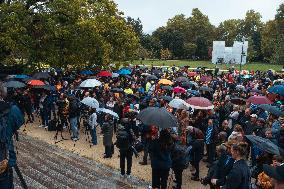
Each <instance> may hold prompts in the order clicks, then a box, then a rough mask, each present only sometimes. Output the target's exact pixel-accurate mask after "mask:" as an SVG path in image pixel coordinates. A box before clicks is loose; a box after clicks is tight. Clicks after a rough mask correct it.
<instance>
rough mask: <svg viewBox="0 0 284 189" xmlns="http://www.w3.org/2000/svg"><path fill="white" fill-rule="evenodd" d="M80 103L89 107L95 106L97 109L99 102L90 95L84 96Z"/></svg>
mask: <svg viewBox="0 0 284 189" xmlns="http://www.w3.org/2000/svg"><path fill="white" fill-rule="evenodd" d="M81 103H83V104H85V105H87V106H89V107H91V108H96V109H98V108H99V107H100V105H99V102H98V101H97V100H96V99H95V98H92V97H86V98H84V99H83V100H82V101H81Z"/></svg>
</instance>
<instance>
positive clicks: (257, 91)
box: [250, 89, 261, 93]
mask: <svg viewBox="0 0 284 189" xmlns="http://www.w3.org/2000/svg"><path fill="white" fill-rule="evenodd" d="M250 92H252V93H260V92H261V91H260V90H258V89H252V90H250Z"/></svg>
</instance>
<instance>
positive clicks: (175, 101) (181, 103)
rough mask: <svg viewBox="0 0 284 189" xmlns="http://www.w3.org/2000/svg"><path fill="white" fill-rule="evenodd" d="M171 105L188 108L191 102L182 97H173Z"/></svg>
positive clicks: (177, 107)
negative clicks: (188, 102)
mask: <svg viewBox="0 0 284 189" xmlns="http://www.w3.org/2000/svg"><path fill="white" fill-rule="evenodd" d="M169 106H170V107H172V108H176V109H183V110H188V108H189V104H187V103H186V102H185V101H184V100H182V99H173V100H172V101H170V103H169Z"/></svg>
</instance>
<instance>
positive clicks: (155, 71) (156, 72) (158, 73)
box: [152, 69, 163, 76]
mask: <svg viewBox="0 0 284 189" xmlns="http://www.w3.org/2000/svg"><path fill="white" fill-rule="evenodd" d="M152 73H153V74H154V75H157V76H160V75H163V72H162V71H161V70H157V69H156V70H153V71H152Z"/></svg>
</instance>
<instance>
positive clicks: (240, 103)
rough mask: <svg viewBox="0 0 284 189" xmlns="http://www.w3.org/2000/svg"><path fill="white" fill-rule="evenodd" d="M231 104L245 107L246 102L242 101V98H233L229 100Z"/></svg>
mask: <svg viewBox="0 0 284 189" xmlns="http://www.w3.org/2000/svg"><path fill="white" fill-rule="evenodd" d="M230 101H231V102H232V103H233V104H236V105H245V104H246V100H245V99H243V98H238V97H235V98H231V100H230Z"/></svg>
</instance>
